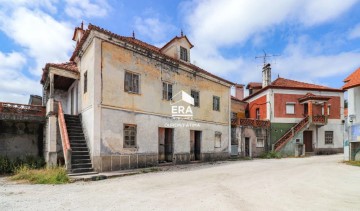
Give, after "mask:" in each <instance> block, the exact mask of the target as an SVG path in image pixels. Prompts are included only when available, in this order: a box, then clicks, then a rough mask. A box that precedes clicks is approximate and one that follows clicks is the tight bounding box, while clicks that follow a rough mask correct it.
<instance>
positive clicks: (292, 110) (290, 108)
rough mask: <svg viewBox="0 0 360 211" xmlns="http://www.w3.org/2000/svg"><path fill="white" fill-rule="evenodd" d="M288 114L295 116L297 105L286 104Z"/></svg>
mask: <svg viewBox="0 0 360 211" xmlns="http://www.w3.org/2000/svg"><path fill="white" fill-rule="evenodd" d="M286 114H295V103H286Z"/></svg>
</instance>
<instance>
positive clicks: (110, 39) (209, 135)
mask: <svg viewBox="0 0 360 211" xmlns="http://www.w3.org/2000/svg"><path fill="white" fill-rule="evenodd" d="M73 40H74V41H75V42H76V48H75V50H74V52H73V54H72V56H71V58H70V61H69V62H66V63H61V64H53V63H48V64H47V65H46V66H45V68H44V71H43V76H42V80H41V83H42V84H43V100H44V102H43V103H44V104H46V108H47V122H46V129H45V130H46V139H45V147H44V153H45V157H46V160H47V162H48V163H50V164H51V163H53V164H55V163H57V162H65V164H66V166H67V168H68V169H69V170H70V171H71V172H74V173H77V172H87V171H93V170H95V171H97V172H103V171H115V170H121V169H130V168H140V167H148V166H154V165H158V164H160V163H189V162H191V161H195V160H201V161H208V160H218V159H224V158H227V157H229V156H230V147H231V146H230V125H231V121H230V120H231V118H230V111H231V98H230V88H231V86H233V85H234V83H232V82H230V81H228V80H225V79H223V78H220V77H218V76H216V75H213V74H211V73H209V72H207V71H205V70H203V69H201V68H199V67H197V66H195V65H193V64H192V63H191V62H190V57H191V53H190V51H191V48H192V47H193V45H192V44H191V43H190V41H189V40H188V38H187V37H186V36H185V35H183V34H181V36H176V37H174V38H173V39H172V40H171V41H169V42H168V43H166V44H165V45H164V46H163V47H161V48H159V47H155V46H153V45H150V44H148V43H145V42H143V41H141V40H138V39H136V38H135V36H134V35H133V36H132V37H126V36H120V35H118V34H115V33H113V32H110V31H108V30H105V29H102V28H100V27H98V26H95V25H92V24H89V26H88V28H87V29H84V27H83V26H82V25H81V27H76V28H75V31H74V36H73ZM175 98H177V99H175Z"/></svg>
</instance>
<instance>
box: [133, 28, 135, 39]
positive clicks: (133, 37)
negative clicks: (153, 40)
mask: <svg viewBox="0 0 360 211" xmlns="http://www.w3.org/2000/svg"><path fill="white" fill-rule="evenodd" d="M132 38H133V39H135V32H134V30H133V33H132Z"/></svg>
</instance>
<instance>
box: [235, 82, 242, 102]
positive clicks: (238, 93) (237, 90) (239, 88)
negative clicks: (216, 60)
mask: <svg viewBox="0 0 360 211" xmlns="http://www.w3.org/2000/svg"><path fill="white" fill-rule="evenodd" d="M235 97H236V98H237V99H239V100H242V99H244V85H242V84H236V85H235Z"/></svg>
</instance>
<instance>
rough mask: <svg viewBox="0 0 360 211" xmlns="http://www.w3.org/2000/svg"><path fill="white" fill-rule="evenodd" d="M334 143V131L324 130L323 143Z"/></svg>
mask: <svg viewBox="0 0 360 211" xmlns="http://www.w3.org/2000/svg"><path fill="white" fill-rule="evenodd" d="M333 143H334V131H325V144H333Z"/></svg>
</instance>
